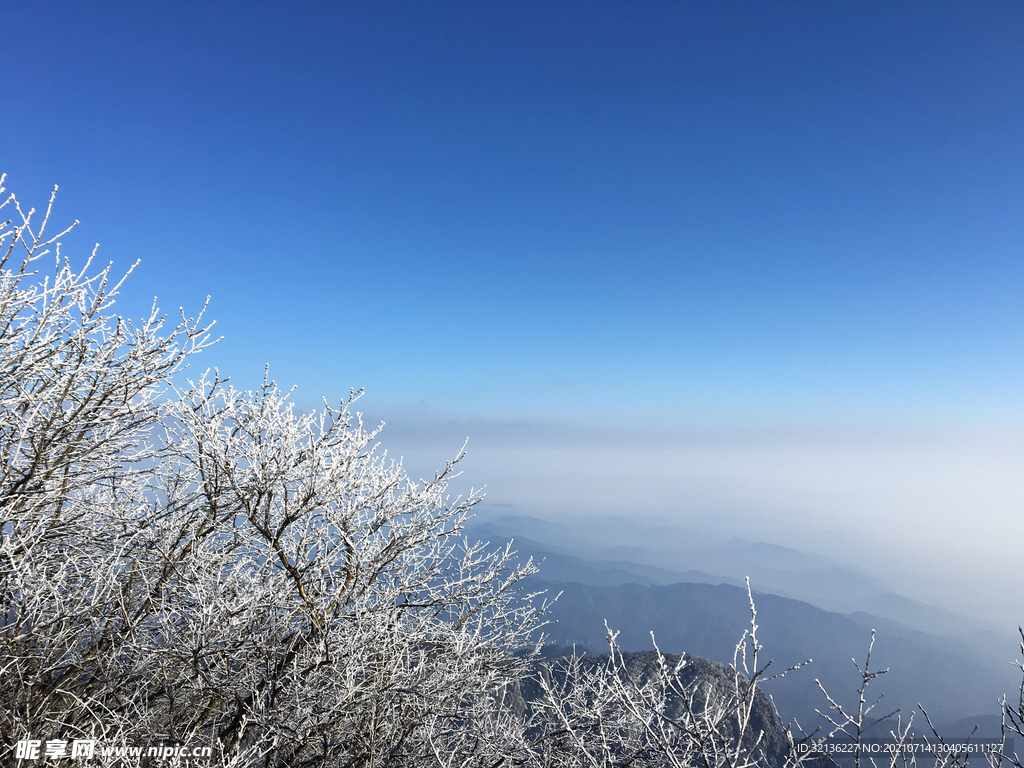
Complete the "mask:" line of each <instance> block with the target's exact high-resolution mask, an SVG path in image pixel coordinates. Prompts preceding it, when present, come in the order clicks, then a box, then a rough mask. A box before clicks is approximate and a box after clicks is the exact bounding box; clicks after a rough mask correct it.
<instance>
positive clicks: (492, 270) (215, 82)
mask: <svg viewBox="0 0 1024 768" xmlns="http://www.w3.org/2000/svg"><path fill="white" fill-rule="evenodd" d="M3 19H4V22H5V23H4V26H5V29H7V30H9V32H8V34H7V35H5V43H4V52H3V60H4V65H3V71H4V78H3V87H2V91H0V115H2V120H0V169H2V170H4V171H6V172H7V174H8V182H7V183H8V187H9V188H11V189H13V190H15V191H17V193H18V194H19V196H20V197H21V198H23V199H31V200H34V201H38V202H39V203H41V202H42V201H43V200H44V199H45V196H46V194H47V192H48V190H49V188H50V187H51V186H52V185H53V184H54V183H58V184H60V185H61V193H60V197H59V201H60V203H59V210H58V213H59V214H63V215H66V216H67V217H68V218H79V219H81V220H82V222H83V223H82V225H81V227H80V230H79V232H78V235H77V239H75V240H74V241H73V243H69V244H70V245H74V247H76V248H80V252H84V251H85V250H86V249H87V247H88V246H89V245H91V243H92V242H94V241H98V242H100V243H101V244H102V247H101V251H100V253H101V255H102V256H103V257H105V258H107V259H113V260H114V261H115V263H116V264H118V265H123V266H127V265H128V264H130V263H131V262H132V261H133V260H134V259H136V258H141V259H142V265H141V267H140V269H139V271H138V273H137V274H136V275H135V276H134V277H133V278H132V280H131V282H130V283H129V285H128V287H127V289H126V291H125V294H124V297H123V300H122V306H121V311H122V312H124V313H125V314H135V315H139V314H142V313H143V312H144V310H145V307H146V306H148V303H149V301H150V299H151V297H152V296H153V295H158V296H159V297H160V299H161V303H162V305H163V306H165V307H167V308H169V309H173V308H174V307H177V306H178V305H184V306H185V307H186V308H197V307H198V306H199V305H200V304H201V303H202V302H203V300H204V299H205V297H206V295H207V294H210V295H212V303H211V309H210V312H211V314H212V316H213V317H215V318H216V319H217V320H218V328H219V329H220V332H221V333H223V335H224V336H225V340H224V341H223V342H222V343H221V344H220V345H219V347H218V348H217V349H215V350H214V351H213V352H212V353H211V354H210V355H209V356H208V357H207V360H206V363H207V364H210V365H218V366H220V368H221V369H222V371H226V372H228V373H230V374H231V375H232V377H233V379H234V381H235V382H236V383H238V384H240V385H242V386H253V385H254V384H256V383H257V382H258V381H259V380H260V378H261V376H262V371H263V365H264V364H265V363H269V364H270V365H271V370H272V373H273V374H274V375H275V377H276V378H278V379H279V380H280V381H282V382H286V383H288V384H291V383H296V384H298V385H299V390H298V394H297V397H298V399H299V401H300V402H301V403H303V404H307V405H314V404H315V403H317V402H318V400H319V397H320V395H327V396H329V397H331V398H332V399H333V398H334V397H337V396H340V395H341V394H343V393H344V392H347V391H348V388H349V387H352V386H355V387H365V388H366V389H367V391H368V399H367V400H366V401H364V404H365V407H366V408H367V410H368V411H369V412H370V413H372V414H373V415H374V417H375V418H385V419H387V420H389V421H391V422H394V421H395V420H396V419H397V421H398V422H399V426H401V423H402V421H403V419H405V420H406V421H407V422H411V421H415V420H417V419H418V420H419V422H423V423H428V424H429V423H438V424H442V423H448V422H451V421H452V420H456V419H464V420H469V421H464V422H457V423H458V424H460V425H461V424H465V425H466V426H467V427H471V426H472V424H474V423H498V424H502V423H505V424H507V423H529V424H539V425H542V427H538V429H541V431H542V432H544V434H551V433H552V432H561V433H564V434H566V435H583V434H584V433H586V434H592V431H593V430H594V429H601V428H604V427H608V428H612V427H614V429H616V430H619V431H620V432H619V433H616V434H620V433H621V431H622V430H626V432H629V430H634V432H636V433H637V434H639V433H640V432H643V431H644V430H646V431H648V432H649V431H651V430H653V431H659V430H661V431H664V430H669V431H672V430H683V431H685V430H686V429H690V428H693V427H694V425H698V426H699V427H700V428H701V429H711V430H714V429H719V428H721V429H730V430H735V429H738V428H739V429H746V428H751V427H757V428H758V429H761V428H764V429H772V430H782V431H783V432H785V431H786V430H793V429H797V430H807V429H812V430H822V429H824V430H826V431H827V430H828V429H831V428H832V427H835V425H841V427H842V430H846V432H843V434H847V433H848V432H849V431H850V430H853V431H854V432H856V433H857V434H863V433H864V432H865V431H867V432H871V431H872V430H877V429H890V428H893V425H897V427H899V428H900V429H903V428H908V429H913V430H915V432H914V434H915V438H914V439H915V440H920V439H922V438H920V435H921V434H932V433H937V432H943V430H949V429H954V428H955V429H957V430H968V431H970V430H974V431H978V430H982V431H985V430H989V431H991V430H997V431H998V430H1001V429H1006V428H1008V427H1010V428H1016V427H1018V426H1019V425H1020V424H1021V422H1022V421H1024V419H1022V416H1024V408H1022V402H1024V400H1022V398H1021V385H1022V383H1024V363H1022V361H1024V355H1022V352H1024V349H1022V341H1024V334H1022V328H1024V325H1022V320H1024V303H1022V302H1021V289H1022V286H1024V259H1022V256H1024V253H1022V243H1024V6H1022V5H1021V4H1020V3H1017V2H986V3H976V2H935V1H933V0H929V2H905V3H891V2H878V3H870V2H863V3H820V2H789V3H763V2H748V3H738V2H722V3H680V2H672V3H669V2H648V3H624V2H619V3H600V2H588V3H555V4H552V3H530V2H516V3H505V2H490V3H469V2H466V3H457V2H451V3H438V4H434V3H414V2H389V3H256V2H246V3H237V4H232V3H174V4H171V3H145V4H142V3H122V4H117V3H98V4H84V3H80V4H67V3H46V2H39V3H32V4H22V5H20V6H8V7H7V8H5V10H4V11H3ZM473 420H477V422H474V421H473ZM552 424H554V425H569V426H567V427H565V429H562V430H558V429H554V430H553V429H552V428H550V427H547V426H543V425H552ZM572 425H576V426H572ZM580 425H582V426H580ZM830 425H831V426H830ZM907 425H909V427H908V426H907ZM577 427H579V429H582V430H583V432H580V431H578V430H577ZM460 429H461V427H460ZM836 429H839V427H836ZM544 430H547V431H546V432H545V431H544ZM574 430H577V431H574ZM586 430H591V432H586ZM842 430H840V431H842ZM467 431H472V430H469V429H468V430H467ZM481 432H484V433H486V432H487V430H485V429H482V430H481ZM396 434H397V433H396ZM730 434H731V433H730ZM815 434H817V433H815ZM470 437H473V435H472V434H470ZM483 439H484V441H485V442H484V447H485V448H486V446H487V444H486V438H483ZM546 439H547V438H544V439H541V438H538V440H540V442H542V443H544V442H545V440H546ZM603 439H604V438H603ZM607 439H608V440H611V439H612V438H607ZM758 439H759V440H760V439H761V438H758ZM815 439H817V438H815ZM858 439H860V438H858ZM570 442H571V441H570ZM598 442H600V441H598ZM811 442H812V443H813V441H811ZM527 443H529V441H527ZM592 443H593V439H591V438H583V437H580V443H579V446H584V447H585V446H587V445H591V444H592ZM808 444H810V443H808ZM580 450H584V448H583V447H580ZM964 450H965V451H966V450H967V449H966V448H964ZM808 451H811V452H812V453H813V450H812V449H811V448H808ZM580 455H581V456H584V454H580ZM484 465H486V462H484ZM501 466H503V465H501V462H496V463H495V465H494V467H492V469H494V471H495V472H496V473H497V474H498V476H499V477H500V476H501V472H502V469H501ZM755 474H757V473H755ZM509 477H511V475H509ZM972 477H973V476H972ZM1008 477H1009V476H1008ZM918 479H919V478H918ZM484 481H485V482H489V480H488V479H486V478H485V479H484ZM556 482H557V479H556V480H552V483H556ZM915 482H916V481H915ZM978 482H987V481H985V480H984V479H978ZM1005 482H1006V483H1007V488H1008V489H1009V490H1007V494H1008V495H1007V498H1008V499H1010V501H1007V506H1006V508H1005V510H1004V511H1003V512H1000V514H999V516H997V517H998V519H1000V520H1006V519H1007V518H1006V517H1005V515H1008V514H1011V513H1010V512H1009V511H1006V510H1011V509H1019V506H1015V505H1018V504H1019V503H1020V502H1021V501H1024V497H1022V496H1020V495H1019V492H1020V491H1021V489H1020V481H1019V478H1017V477H1016V476H1013V477H1009V479H1006V480H1005ZM478 484H479V483H478ZM498 485H499V487H507V488H508V491H507V493H506V497H508V498H513V497H514V496H515V492H514V489H512V486H513V485H514V484H513V483H512V481H511V480H509V481H508V482H507V483H505V486H502V484H501V482H499V483H498ZM752 487H754V488H755V489H756V487H757V486H756V484H755V486H752ZM965 487H966V486H965ZM965 494H966V495H965V498H967V497H969V496H970V494H969V492H968V491H965ZM1015 494H1017V495H1015ZM499 496H500V494H499ZM501 498H505V497H501ZM737 503H739V502H737ZM744 503H747V502H744ZM893 503H894V504H895V502H893ZM812 507H813V505H811V506H808V507H807V509H808V510H811V508H812ZM811 513H812V512H811V511H807V514H811ZM951 514H952V513H951Z"/></svg>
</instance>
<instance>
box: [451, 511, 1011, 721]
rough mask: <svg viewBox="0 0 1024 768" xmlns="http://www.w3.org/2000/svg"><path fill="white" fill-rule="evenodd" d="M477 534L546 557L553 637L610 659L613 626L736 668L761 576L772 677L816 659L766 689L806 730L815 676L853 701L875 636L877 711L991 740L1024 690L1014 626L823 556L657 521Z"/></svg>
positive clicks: (497, 523) (483, 524) (633, 639)
mask: <svg viewBox="0 0 1024 768" xmlns="http://www.w3.org/2000/svg"><path fill="white" fill-rule="evenodd" d="M468 535H469V536H470V538H474V539H481V540H484V541H490V542H491V543H498V542H505V541H508V540H510V539H511V540H513V541H514V548H515V549H516V550H517V551H518V552H519V556H520V558H522V559H525V558H527V557H533V558H534V559H535V560H543V563H542V564H541V573H540V574H539V575H538V576H535V577H532V578H531V579H530V583H529V585H528V588H530V589H533V588H538V589H547V590H548V591H549V592H550V593H552V594H558V593H561V597H560V598H559V600H558V601H557V602H556V604H555V607H554V609H553V611H552V615H551V618H552V620H553V623H552V624H551V625H550V626H549V627H548V628H547V630H548V634H549V638H550V641H551V642H553V643H555V644H557V645H560V646H572V645H574V644H575V645H577V646H578V647H582V648H585V649H586V650H587V651H588V652H597V653H600V652H606V650H607V642H606V639H605V627H604V622H605V621H607V622H608V626H609V627H610V628H611V629H612V630H616V631H619V632H620V634H619V636H618V642H619V644H620V646H621V647H622V648H623V649H624V650H629V651H643V650H649V649H650V648H651V647H652V646H651V632H652V631H653V632H654V634H655V637H656V639H657V642H658V645H659V647H660V648H661V650H662V651H665V652H668V653H690V654H694V655H697V656H702V657H705V658H709V659H712V660H714V661H718V662H722V663H729V662H731V661H732V660H733V659H732V656H733V649H734V648H735V645H736V642H737V641H738V640H739V639H740V637H741V635H742V633H743V631H744V629H746V628H747V627H748V626H749V621H750V616H749V608H748V605H747V596H746V591H745V587H744V586H743V583H744V578H745V577H747V576H749V577H750V582H751V586H752V589H753V591H754V593H755V594H754V596H755V601H756V603H757V607H758V624H759V626H760V628H761V629H760V633H761V634H760V639H761V641H762V642H763V643H764V645H765V647H766V654H767V656H766V658H767V659H772V660H773V665H772V669H773V670H777V671H781V670H782V669H784V668H786V667H788V666H791V665H793V664H797V663H800V662H802V661H806V660H807V659H813V660H814V662H813V664H812V665H811V668H810V669H804V670H798V671H797V672H795V673H793V674H792V675H790V676H789V677H787V678H786V679H784V680H778V681H773V682H772V683H769V684H768V687H767V691H768V693H769V694H771V695H772V696H773V698H774V699H775V701H776V704H777V705H778V707H779V709H780V712H781V714H782V716H783V718H784V720H787V721H790V720H792V719H793V718H796V719H797V720H798V721H799V722H800V724H801V725H802V726H804V727H805V728H807V727H808V726H810V727H811V728H813V727H815V726H816V725H817V724H818V721H819V720H820V718H818V716H817V715H816V714H815V709H819V708H824V705H825V701H824V699H823V697H822V696H821V693H820V692H819V691H818V690H817V687H816V685H815V682H814V681H815V678H818V679H820V680H821V682H822V684H823V685H824V686H825V687H826V689H828V690H829V692H830V693H832V694H833V695H835V696H838V697H839V698H840V700H843V699H847V700H848V699H849V698H850V697H851V696H852V695H853V694H854V693H855V689H856V686H857V683H858V678H857V672H856V669H855V668H854V666H853V664H852V663H851V660H852V659H854V658H855V659H857V660H858V662H861V663H862V662H863V659H864V655H865V653H866V652H867V648H868V643H869V641H870V636H871V630H872V629H875V630H877V641H876V645H875V649H874V654H873V658H872V668H874V669H884V668H886V667H888V668H890V672H889V673H887V674H886V675H883V676H882V677H881V678H880V679H879V680H878V681H876V683H875V696H877V695H879V694H881V693H884V694H885V699H884V701H883V703H881V704H879V710H881V709H884V710H885V712H884V713H882V712H881V711H879V714H885V713H888V712H890V711H892V710H896V709H899V710H900V712H901V714H902V715H903V716H904V717H905V716H906V715H907V714H908V713H910V712H913V711H915V710H916V709H917V705H918V704H922V705H924V706H925V707H926V708H927V710H928V712H929V713H930V715H931V716H932V718H933V720H934V721H935V722H936V723H939V724H950V725H948V728H951V729H952V730H955V731H957V733H956V734H952V731H948V732H949V733H951V735H957V736H965V735H967V734H968V733H970V730H971V728H972V727H973V725H975V724H976V725H979V726H980V730H979V732H978V734H977V735H979V736H980V735H985V734H988V733H989V732H992V731H993V729H996V730H997V728H998V726H997V723H998V720H997V717H996V713H997V712H998V705H997V700H998V698H999V697H1000V696H1001V695H1003V694H1008V695H1009V694H1011V693H1012V692H1014V691H1015V690H1016V689H1017V688H1018V686H1019V684H1020V679H1019V674H1018V673H1015V670H1014V668H1013V667H1012V665H1011V664H1010V662H1011V660H1013V659H1014V658H1017V657H1018V656H1019V642H1018V640H1017V639H1015V636H1014V634H1013V633H1012V632H1011V631H1007V630H1006V628H1000V627H995V626H992V625H990V624H988V623H986V622H984V621H983V620H980V619H977V618H974V617H966V616H962V615H958V614H955V613H952V612H950V611H947V610H944V609H941V608H938V607H935V606H931V605H928V604H925V603H922V602H919V601H915V600H911V599H909V598H907V597H904V596H902V595H900V594H899V593H898V592H897V591H896V590H894V589H893V588H892V586H891V585H889V584H886V583H883V582H881V581H879V580H878V579H876V578H875V577H874V576H873V575H872V574H869V573H867V572H865V571H864V570H862V569H860V568H857V567H856V566H852V565H849V564H844V563H840V562H836V561H834V560H830V559H829V558H826V557H823V556H821V555H816V554H808V553H805V552H801V551H799V550H797V549H793V548H788V547H782V546H778V545H774V544H768V543H764V542H758V541H750V540H745V539H742V538H738V537H737V538H726V537H723V536H720V535H716V534H714V533H712V532H709V531H708V530H699V529H698V530H689V529H684V528H681V527H674V526H671V525H666V524H661V523H657V522H651V521H643V520H634V519H623V518H603V519H586V520H580V521H576V522H569V523H566V522H552V521H548V520H542V519H540V518H536V517H527V516H516V515H503V514H502V510H501V509H500V508H499V509H491V510H487V508H486V507H485V508H484V509H483V513H482V514H481V515H480V516H479V518H478V519H477V520H474V521H473V523H472V524H471V526H470V527H469V530H468ZM916 717H917V719H916V720H915V722H921V715H920V713H918V714H917V716H916ZM968 723H970V727H968ZM965 728H966V729H967V730H966V731H965V732H964V733H960V732H959V731H961V730H964V729H965Z"/></svg>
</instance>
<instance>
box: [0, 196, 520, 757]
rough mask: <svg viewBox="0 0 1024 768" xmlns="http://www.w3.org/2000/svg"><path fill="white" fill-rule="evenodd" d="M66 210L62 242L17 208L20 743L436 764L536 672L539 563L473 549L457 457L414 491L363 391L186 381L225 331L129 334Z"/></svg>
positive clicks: (1, 666) (2, 263) (11, 241)
mask: <svg viewBox="0 0 1024 768" xmlns="http://www.w3.org/2000/svg"><path fill="white" fill-rule="evenodd" d="M52 204H53V198H51V200H50V206H48V207H47V209H46V211H45V212H44V213H43V215H42V216H41V217H38V218H39V221H38V224H36V219H37V217H36V214H35V212H34V211H27V210H24V209H23V208H22V207H21V206H20V205H19V203H18V201H17V200H16V199H15V198H14V197H13V196H10V197H8V198H7V199H6V200H5V201H4V202H3V203H2V207H3V209H4V210H5V212H9V213H10V214H11V218H12V219H13V220H14V221H12V222H8V223H7V224H5V225H4V227H3V228H2V229H0V244H2V248H3V251H2V255H0V270H2V271H0V371H2V378H0V452H2V455H3V463H2V465H0V537H2V538H0V606H2V613H0V743H2V744H3V745H4V746H3V747H0V748H3V749H10V746H11V745H13V744H14V743H15V742H16V741H17V740H19V739H22V738H25V737H27V736H31V737H32V738H35V739H42V740H46V739H49V738H56V737H60V738H64V739H71V738H77V737H78V736H83V737H84V736H93V737H99V738H102V739H105V740H107V741H110V742H118V741H120V742H133V743H152V742H154V741H155V740H158V739H164V740H175V741H179V742H196V741H200V742H203V743H211V742H212V743H215V744H216V745H217V748H218V752H219V753H220V754H221V756H222V757H223V759H225V760H227V761H229V762H230V761H236V762H244V763H251V762H253V761H255V760H258V759H262V758H266V759H267V760H268V762H269V763H271V764H280V765H306V764H309V765H330V764H363V765H383V764H386V763H388V762H389V761H390V762H391V763H392V764H393V763H394V762H395V761H396V760H398V761H399V762H402V763H408V762H410V761H414V762H415V761H417V760H419V758H420V757H422V756H423V755H425V754H428V753H430V752H432V751H433V750H434V749H435V747H436V741H437V739H438V738H439V735H443V734H444V733H445V730H446V728H447V729H448V730H451V729H452V728H453V727H454V726H455V724H459V723H465V722H468V721H467V718H468V717H469V716H470V715H471V714H472V712H473V711H475V709H477V710H478V709H480V707H482V706H489V703H490V702H491V700H492V698H493V696H494V695H495V692H496V691H499V690H500V688H501V687H502V686H503V685H504V684H506V683H507V682H508V681H509V680H512V679H515V678H516V677H517V676H518V675H519V674H520V673H521V671H522V669H523V668H524V665H525V664H526V663H527V661H526V660H524V659H523V658H522V657H520V656H515V655H513V654H512V653H511V651H512V650H513V649H516V648H518V647H521V646H524V645H526V644H527V643H528V642H529V634H530V632H531V631H532V630H533V629H534V625H535V623H536V617H537V610H536V609H535V608H534V607H533V604H532V602H531V601H530V600H529V599H528V598H526V597H524V596H523V595H522V594H521V593H520V591H519V590H518V589H517V582H518V581H519V579H520V578H522V577H523V576H524V575H526V574H528V573H530V572H532V570H533V567H532V565H530V564H525V565H521V566H517V565H514V563H513V560H514V558H513V555H512V553H511V552H510V551H509V550H508V549H507V548H506V549H503V550H498V551H493V552H492V551H485V549H484V548H483V547H482V546H481V545H471V544H469V543H467V542H466V541H465V540H464V539H463V538H462V536H461V527H462V524H463V522H464V521H465V519H466V516H467V514H468V513H469V512H470V510H471V508H472V507H473V505H474V504H475V503H476V502H477V501H478V498H479V497H478V496H476V495H470V496H469V497H468V498H455V499H452V498H449V496H448V495H447V494H446V483H447V482H448V480H449V479H450V478H451V476H452V471H453V466H454V462H450V463H448V465H447V467H446V468H445V470H444V471H443V472H440V473H439V474H438V475H437V476H436V477H435V478H434V479H433V480H430V481H428V482H421V483H415V482H412V481H411V480H410V479H409V478H408V477H407V476H406V474H405V473H404V472H403V470H402V467H401V465H400V464H399V463H395V462H392V461H389V460H387V458H386V456H384V455H383V454H381V453H380V452H379V451H378V450H377V448H376V446H375V439H376V437H377V431H376V430H369V431H368V430H366V429H364V428H363V425H362V423H361V421H360V419H359V417H358V414H354V413H353V412H352V404H353V402H354V401H355V399H356V397H357V396H358V395H357V394H353V395H351V396H350V397H349V398H348V399H347V400H346V401H345V402H343V403H342V404H341V405H340V406H338V407H334V408H332V407H330V406H328V405H327V404H326V403H325V405H324V408H323V410H322V411H320V412H319V413H315V414H302V413H298V412H297V411H296V410H295V409H294V408H293V407H292V405H291V404H290V403H289V402H288V400H287V397H286V395H284V394H282V393H281V392H280V391H278V389H277V387H275V385H274V384H273V382H270V381H265V383H264V385H263V387H262V388H261V389H260V390H259V391H257V392H255V393H242V392H238V391H235V390H233V389H232V388H231V387H230V386H229V385H228V384H227V383H226V382H225V381H223V380H221V379H220V378H219V377H218V376H217V375H216V374H212V375H210V374H207V375H203V376H200V377H198V378H197V379H196V380H194V381H187V380H186V381H184V382H183V383H180V384H175V382H176V381H181V380H182V379H183V376H184V369H185V365H186V363H187V362H188V361H189V360H190V359H191V358H193V356H194V355H196V354H197V353H198V352H200V351H201V350H202V349H203V348H204V347H206V346H207V345H208V344H209V342H210V336H209V325H207V324H205V323H204V322H203V320H202V314H201V313H200V315H199V317H198V318H195V319H193V318H187V317H185V316H184V315H183V316H182V318H181V320H180V322H178V323H177V324H176V325H174V326H173V327H170V326H169V325H168V324H167V323H166V320H165V318H164V317H163V316H162V315H160V314H159V312H158V311H157V309H156V308H155V306H154V308H153V311H152V313H151V315H150V317H149V318H147V319H146V320H145V321H143V322H142V323H140V324H138V325H134V324H132V323H129V322H127V321H124V320H122V319H121V318H118V317H115V316H113V315H112V314H111V305H112V303H113V301H114V298H115V297H116V295H117V291H118V287H119V286H120V283H115V282H113V281H112V280H111V274H110V267H109V266H108V267H106V268H104V269H99V270H93V271H90V270H91V269H92V263H93V261H94V259H88V260H86V262H85V264H84V265H82V266H81V267H80V268H78V269H76V268H73V267H72V266H71V264H70V263H69V261H68V260H66V259H65V258H63V257H62V254H61V251H60V239H61V237H62V236H64V235H65V234H67V232H68V230H63V231H61V232H60V233H58V234H55V235H53V236H50V234H49V231H48V229H49V224H50V208H51V207H52ZM76 223H77V222H76ZM94 255H95V254H94ZM173 377H177V378H173ZM456 460H457V459H456ZM431 739H433V741H434V744H433V745H432V743H431Z"/></svg>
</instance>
